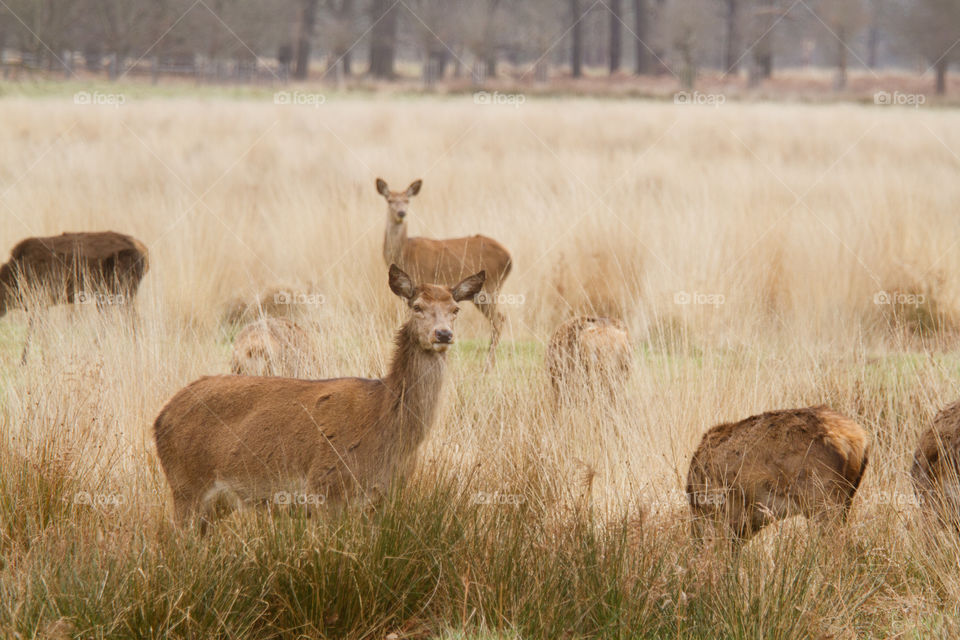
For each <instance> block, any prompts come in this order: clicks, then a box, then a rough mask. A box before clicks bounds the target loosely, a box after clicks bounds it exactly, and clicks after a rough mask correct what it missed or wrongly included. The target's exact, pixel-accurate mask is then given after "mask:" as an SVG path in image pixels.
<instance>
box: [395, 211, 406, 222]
mask: <svg viewBox="0 0 960 640" xmlns="http://www.w3.org/2000/svg"><path fill="white" fill-rule="evenodd" d="M397 217H398V218H400V219H401V220H403V219H404V218H406V217H407V212H406V211H397Z"/></svg>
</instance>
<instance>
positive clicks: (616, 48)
mask: <svg viewBox="0 0 960 640" xmlns="http://www.w3.org/2000/svg"><path fill="white" fill-rule="evenodd" d="M609 9H610V73H615V72H616V71H618V70H619V69H620V58H621V55H622V53H623V46H622V40H621V36H622V35H623V18H622V17H621V15H620V14H621V9H622V6H621V2H620V0H610V3H609Z"/></svg>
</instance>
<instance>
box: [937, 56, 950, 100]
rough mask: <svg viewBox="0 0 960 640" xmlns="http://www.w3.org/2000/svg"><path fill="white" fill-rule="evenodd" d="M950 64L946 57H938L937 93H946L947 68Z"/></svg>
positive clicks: (940, 94) (939, 94)
mask: <svg viewBox="0 0 960 640" xmlns="http://www.w3.org/2000/svg"><path fill="white" fill-rule="evenodd" d="M949 66H950V63H949V62H948V61H947V59H946V57H943V58H940V59H939V60H937V64H936V68H937V95H938V96H942V95H945V94H946V93H947V68H948V67H949Z"/></svg>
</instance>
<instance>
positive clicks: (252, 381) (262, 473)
mask: <svg viewBox="0 0 960 640" xmlns="http://www.w3.org/2000/svg"><path fill="white" fill-rule="evenodd" d="M483 282H484V273H483V272H482V271H481V272H480V273H477V274H475V275H472V276H470V277H468V278H466V279H465V280H463V281H461V282H460V283H459V284H457V285H456V286H454V287H452V288H448V287H445V286H441V285H436V284H420V285H415V284H414V281H413V280H411V278H410V277H409V276H408V275H407V274H406V273H404V272H403V271H401V270H400V269H399V268H398V267H397V266H396V265H391V266H390V289H391V290H393V292H394V293H395V294H396V295H398V296H400V297H401V298H403V299H404V300H405V301H406V303H407V305H408V307H409V309H410V313H409V316H408V318H407V321H406V323H405V324H404V325H403V327H401V328H400V330H399V331H398V332H397V335H396V347H395V350H394V354H393V360H392V362H391V365H390V371H389V373H388V374H387V376H386V377H385V378H382V379H378V380H366V379H362V378H337V379H332V380H294V379H289V378H255V377H246V376H216V377H207V378H201V379H200V380H197V381H196V382H193V383H192V384H190V385H188V386H187V387H185V388H184V389H182V390H181V391H180V392H178V393H177V394H176V395H175V396H174V397H173V398H172V399H171V400H170V401H169V402H168V403H167V405H166V406H165V407H164V408H163V410H162V411H161V412H160V415H159V416H157V419H156V422H155V423H154V437H155V438H156V443H157V453H158V454H159V456H160V463H161V465H162V466H163V470H164V473H165V474H166V476H167V480H168V482H169V483H170V488H171V489H172V491H173V502H174V509H175V512H176V517H177V521H178V522H181V523H183V522H185V521H186V520H188V519H190V518H191V517H192V516H193V515H197V514H199V515H203V514H205V513H208V512H209V510H210V507H211V506H212V505H215V504H216V502H217V500H218V498H220V497H221V496H227V497H231V498H232V499H233V502H234V503H243V502H248V501H262V500H264V499H269V498H270V497H271V496H273V497H274V500H275V501H276V496H277V495H278V493H285V494H286V492H288V491H291V490H292V491H302V492H303V493H304V494H306V495H308V496H310V499H307V500H305V502H307V503H310V504H319V503H331V502H340V501H342V500H344V499H346V498H349V497H351V496H353V495H356V494H357V493H363V494H366V495H369V494H371V493H373V494H376V493H377V492H383V491H386V490H387V488H388V486H389V483H390V480H391V479H392V478H393V477H394V476H395V475H396V474H403V473H405V472H406V471H407V469H408V466H409V463H410V462H411V460H412V457H413V455H414V453H415V452H416V451H417V448H418V447H419V445H420V443H421V442H422V441H423V439H424V438H425V437H426V435H427V432H428V431H429V430H430V428H431V426H432V424H433V421H434V417H435V413H436V408H437V404H438V401H439V398H440V391H441V385H442V383H443V380H444V373H445V371H446V351H447V349H448V348H449V347H450V345H451V344H453V324H454V320H455V318H456V315H457V312H458V310H459V307H458V305H457V302H460V301H462V300H469V299H471V298H472V297H473V296H475V295H476V294H477V293H478V292H479V291H480V289H481V287H482V286H483ZM286 495H289V494H286Z"/></svg>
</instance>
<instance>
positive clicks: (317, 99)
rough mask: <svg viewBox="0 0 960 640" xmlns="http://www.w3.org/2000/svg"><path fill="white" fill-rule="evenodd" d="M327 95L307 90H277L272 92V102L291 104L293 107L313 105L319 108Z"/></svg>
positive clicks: (325, 100)
mask: <svg viewBox="0 0 960 640" xmlns="http://www.w3.org/2000/svg"><path fill="white" fill-rule="evenodd" d="M326 102H327V96H325V95H323V94H322V93H310V92H307V91H277V92H276V93H275V94H273V104H278V105H284V106H287V105H291V106H295V107H313V108H315V109H317V108H319V107H320V106H321V105H323V104H326Z"/></svg>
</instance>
